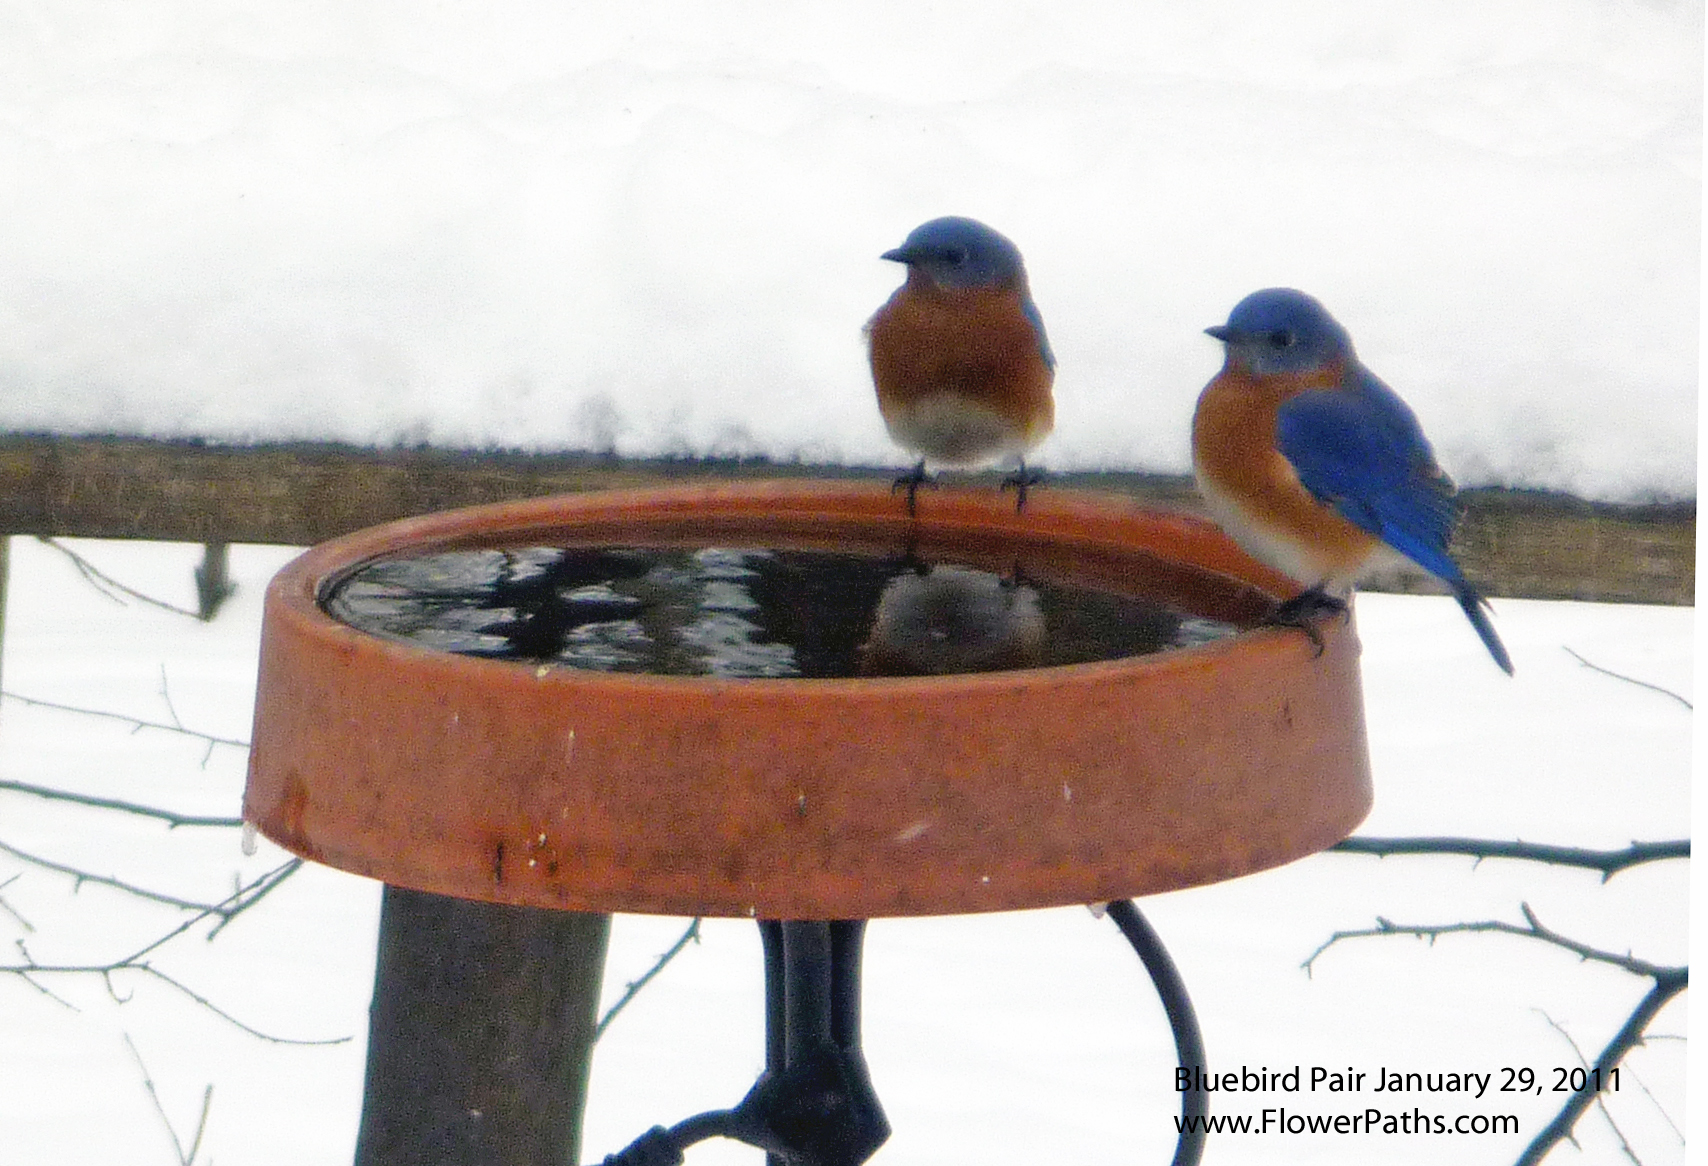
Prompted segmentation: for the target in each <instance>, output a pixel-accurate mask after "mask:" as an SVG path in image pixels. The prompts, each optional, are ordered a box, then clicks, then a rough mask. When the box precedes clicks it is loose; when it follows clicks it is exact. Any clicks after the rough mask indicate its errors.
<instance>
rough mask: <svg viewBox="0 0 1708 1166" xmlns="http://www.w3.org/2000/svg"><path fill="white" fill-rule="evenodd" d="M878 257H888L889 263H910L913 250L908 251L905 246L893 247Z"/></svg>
mask: <svg viewBox="0 0 1708 1166" xmlns="http://www.w3.org/2000/svg"><path fill="white" fill-rule="evenodd" d="M878 258H879V259H888V260H889V261H890V262H891V263H912V262H913V252H911V251H909V250H908V249H907V248H906V247H894V248H891V249H890V250H888V251H885V252H884V253H883V254H882V255H880V256H878Z"/></svg>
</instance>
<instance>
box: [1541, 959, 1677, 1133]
mask: <svg viewBox="0 0 1708 1166" xmlns="http://www.w3.org/2000/svg"><path fill="white" fill-rule="evenodd" d="M1658 971H1659V973H1660V974H1656V975H1655V977H1654V980H1655V983H1654V986H1653V987H1651V988H1650V989H1649V991H1648V994H1647V995H1645V996H1644V997H1643V999H1642V1000H1641V1001H1639V1002H1638V1004H1637V1007H1636V1008H1635V1009H1634V1010H1633V1011H1632V1013H1631V1015H1630V1017H1629V1018H1627V1019H1626V1021H1625V1024H1624V1026H1623V1027H1621V1028H1620V1029H1619V1031H1618V1032H1617V1033H1615V1034H1614V1037H1613V1039H1612V1040H1611V1041H1609V1042H1608V1044H1607V1047H1606V1048H1605V1049H1603V1050H1601V1055H1600V1056H1599V1057H1597V1058H1596V1059H1595V1071H1596V1072H1597V1073H1598V1075H1599V1077H1600V1078H1603V1079H1604V1078H1606V1077H1607V1076H1608V1074H1610V1073H1611V1072H1612V1070H1613V1069H1614V1068H1616V1067H1617V1066H1618V1064H1619V1062H1620V1061H1621V1060H1623V1059H1624V1056H1625V1054H1626V1053H1628V1052H1630V1051H1631V1049H1632V1048H1633V1047H1634V1046H1635V1045H1636V1044H1637V1043H1638V1042H1639V1041H1641V1040H1642V1039H1643V1030H1644V1029H1645V1028H1647V1027H1648V1024H1649V1021H1651V1020H1653V1019H1654V1018H1655V1015H1656V1014H1657V1013H1659V1012H1660V1010H1661V1009H1662V1008H1665V1007H1666V1005H1667V1002H1668V1001H1669V1000H1671V999H1672V998H1673V997H1674V996H1676V995H1678V994H1679V993H1680V992H1682V991H1684V989H1685V988H1686V987H1687V986H1689V983H1690V972H1689V969H1688V968H1667V969H1658ZM1595 1098H1596V1092H1595V1091H1594V1090H1590V1089H1583V1090H1581V1091H1579V1092H1577V1093H1574V1094H1572V1098H1571V1100H1570V1101H1568V1102H1566V1104H1565V1106H1564V1107H1562V1108H1561V1110H1560V1112H1559V1113H1558V1114H1557V1115H1556V1116H1555V1118H1554V1120H1553V1121H1551V1122H1549V1123H1548V1125H1547V1126H1546V1127H1545V1128H1544V1129H1543V1130H1542V1131H1541V1132H1540V1133H1538V1134H1537V1135H1536V1137H1535V1138H1534V1139H1532V1141H1531V1143H1530V1144H1529V1145H1528V1146H1526V1147H1525V1148H1524V1153H1523V1154H1522V1155H1520V1157H1519V1159H1518V1161H1517V1163H1515V1166H1537V1164H1538V1163H1540V1162H1541V1161H1542V1159H1543V1158H1545V1157H1547V1155H1548V1153H1549V1151H1551V1150H1552V1149H1553V1148H1554V1147H1555V1146H1557V1145H1559V1144H1560V1143H1561V1142H1562V1141H1565V1140H1566V1139H1567V1138H1570V1137H1571V1136H1572V1127H1574V1126H1575V1125H1577V1121H1578V1118H1580V1117H1582V1116H1583V1111H1584V1110H1585V1109H1587V1108H1589V1104H1590V1102H1591V1101H1593V1100H1595Z"/></svg>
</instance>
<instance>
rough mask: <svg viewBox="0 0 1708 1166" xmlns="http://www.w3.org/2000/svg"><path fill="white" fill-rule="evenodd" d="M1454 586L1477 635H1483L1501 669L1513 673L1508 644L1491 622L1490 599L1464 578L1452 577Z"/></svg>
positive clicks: (1451, 582) (1508, 673)
mask: <svg viewBox="0 0 1708 1166" xmlns="http://www.w3.org/2000/svg"><path fill="white" fill-rule="evenodd" d="M1448 582H1449V583H1450V584H1451V585H1452V587H1453V598H1455V599H1457V600H1458V601H1459V606H1460V607H1461V608H1463V609H1464V611H1465V617H1466V618H1467V619H1469V620H1470V621H1471V626H1472V627H1474V628H1476V629H1477V635H1479V636H1481V637H1482V640H1483V646H1484V647H1485V648H1487V649H1488V650H1489V655H1491V656H1493V657H1494V662H1495V663H1496V664H1499V665H1500V668H1501V671H1502V672H1505V673H1506V674H1507V675H1508V676H1511V675H1512V657H1511V656H1508V655H1507V654H1506V645H1505V644H1503V643H1501V642H1500V636H1498V635H1497V634H1495V629H1494V624H1492V623H1490V622H1489V611H1488V608H1489V604H1488V600H1486V599H1484V598H1483V597H1482V596H1481V595H1480V594H1478V592H1477V589H1476V588H1475V587H1472V586H1471V585H1470V584H1469V583H1467V582H1465V580H1464V579H1463V578H1458V579H1450V580H1448Z"/></svg>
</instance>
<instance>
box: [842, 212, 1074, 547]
mask: <svg viewBox="0 0 1708 1166" xmlns="http://www.w3.org/2000/svg"><path fill="white" fill-rule="evenodd" d="M883 258H885V259H889V260H893V261H895V262H897V263H903V264H906V265H907V281H906V282H905V283H903V284H902V285H901V287H899V288H897V289H896V291H895V294H894V295H892V296H890V298H889V300H888V302H886V303H885V304H884V306H883V307H881V308H879V309H878V311H877V313H876V314H875V315H874V316H873V317H872V318H871V320H870V321H868V322H867V324H866V335H867V338H868V341H869V342H870V355H871V361H872V380H873V382H874V383H875V384H876V386H877V390H878V410H879V412H881V413H882V414H883V417H884V425H885V426H886V427H887V428H888V429H889V432H890V436H891V437H892V438H893V439H894V440H895V442H896V444H897V445H900V446H901V447H902V448H903V449H906V450H908V451H910V452H912V453H916V454H918V455H919V462H918V464H917V465H915V466H914V467H913V469H912V471H911V472H909V473H908V474H906V475H904V476H903V477H901V478H898V479H897V480H896V486H897V488H900V487H902V486H905V487H906V488H907V509H908V513H909V514H911V513H913V510H914V503H915V495H916V494H917V493H918V490H919V487H920V486H921V485H922V484H924V483H926V482H927V481H928V480H929V479H928V477H927V475H926V472H925V466H926V463H927V462H930V463H932V464H934V465H942V466H949V467H970V466H978V465H983V464H986V463H989V462H993V461H998V460H1001V459H1005V458H1014V459H1016V460H1017V461H1018V464H1019V469H1018V470H1017V471H1016V472H1015V473H1014V474H1012V475H1010V476H1009V477H1008V478H1007V479H1006V480H1005V481H1004V482H1003V486H1004V488H1007V487H1008V486H1013V487H1015V492H1016V507H1017V508H1018V507H1022V506H1024V505H1025V503H1026V489H1027V487H1028V486H1032V485H1035V484H1037V482H1038V480H1039V476H1038V475H1037V473H1036V471H1029V470H1028V469H1027V468H1026V462H1025V455H1026V453H1027V452H1028V451H1029V450H1031V449H1032V447H1034V446H1035V445H1037V444H1038V443H1039V442H1040V441H1042V440H1043V439H1044V438H1045V437H1046V436H1047V435H1048V434H1049V432H1050V430H1051V428H1052V427H1053V426H1054V425H1055V400H1054V398H1053V397H1052V396H1051V395H1050V387H1051V384H1052V383H1053V382H1054V380H1055V369H1056V358H1055V354H1054V353H1052V352H1051V351H1050V342H1049V339H1048V338H1047V337H1046V336H1045V334H1044V321H1043V317H1041V316H1040V315H1039V314H1038V308H1037V305H1036V304H1034V303H1033V302H1032V293H1031V290H1030V288H1029V287H1028V285H1027V281H1026V267H1025V264H1024V263H1023V262H1022V261H1021V258H1020V249H1019V248H1017V247H1016V246H1015V245H1014V244H1013V243H1011V242H1010V241H1009V240H1008V239H1007V238H1005V237H1004V236H1002V235H1000V234H998V233H997V232H996V231H993V230H991V229H990V228H989V227H987V226H985V225H984V224H983V223H980V222H976V221H974V220H972V219H966V218H958V217H954V216H951V217H948V218H941V219H932V220H931V221H930V222H928V223H925V224H923V225H922V226H920V227H917V228H915V229H914V231H913V233H912V234H910V235H908V237H907V238H906V239H905V240H903V242H902V245H901V246H900V247H897V248H895V249H894V250H892V251H886V252H884V254H883Z"/></svg>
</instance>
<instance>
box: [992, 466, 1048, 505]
mask: <svg viewBox="0 0 1708 1166" xmlns="http://www.w3.org/2000/svg"><path fill="white" fill-rule="evenodd" d="M1047 476H1048V475H1046V474H1045V473H1044V471H1043V470H1038V469H1032V468H1030V467H1028V466H1027V465H1026V463H1025V462H1021V463H1020V468H1019V469H1017V470H1015V471H1014V472H1013V473H1012V474H1009V475H1008V476H1007V477H1006V478H1004V479H1002V489H1003V490H1004V491H1007V490H1013V491H1014V513H1016V514H1019V513H1020V512H1021V511H1022V510H1024V509H1026V491H1028V490H1029V489H1031V488H1032V487H1033V486H1039V485H1042V484H1043V482H1044V479H1045V477H1047Z"/></svg>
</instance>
